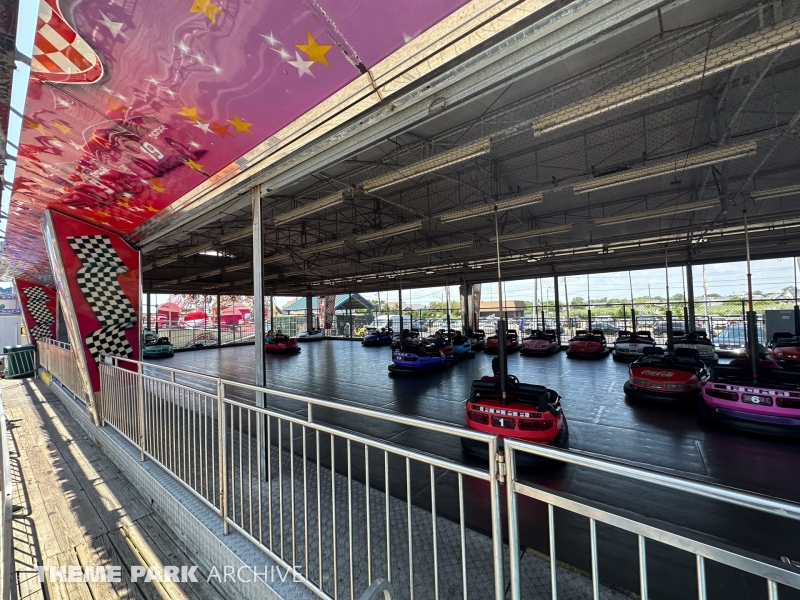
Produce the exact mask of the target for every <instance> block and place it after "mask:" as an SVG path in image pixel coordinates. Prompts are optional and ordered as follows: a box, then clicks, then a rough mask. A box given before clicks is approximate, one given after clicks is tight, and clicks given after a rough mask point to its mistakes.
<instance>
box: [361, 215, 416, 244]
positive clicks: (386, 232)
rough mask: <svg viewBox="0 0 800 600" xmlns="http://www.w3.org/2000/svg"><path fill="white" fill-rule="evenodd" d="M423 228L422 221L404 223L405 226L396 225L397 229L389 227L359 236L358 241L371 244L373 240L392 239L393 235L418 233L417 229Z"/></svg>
mask: <svg viewBox="0 0 800 600" xmlns="http://www.w3.org/2000/svg"><path fill="white" fill-rule="evenodd" d="M421 228H422V221H421V220H420V221H411V222H410V223H404V224H403V225H396V226H395V227H387V228H385V229H381V230H379V231H373V232H372V233H365V234H363V235H360V236H358V237H357V238H356V241H357V242H359V243H363V242H371V241H373V240H379V239H381V238H386V237H391V236H393V235H401V234H403V233H410V232H412V231H416V230H417V229H421Z"/></svg>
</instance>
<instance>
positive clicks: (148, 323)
mask: <svg viewBox="0 0 800 600" xmlns="http://www.w3.org/2000/svg"><path fill="white" fill-rule="evenodd" d="M152 326H153V317H152V315H151V314H150V292H147V326H146V327H145V329H150V328H151V327H152ZM57 339H61V338H57Z"/></svg>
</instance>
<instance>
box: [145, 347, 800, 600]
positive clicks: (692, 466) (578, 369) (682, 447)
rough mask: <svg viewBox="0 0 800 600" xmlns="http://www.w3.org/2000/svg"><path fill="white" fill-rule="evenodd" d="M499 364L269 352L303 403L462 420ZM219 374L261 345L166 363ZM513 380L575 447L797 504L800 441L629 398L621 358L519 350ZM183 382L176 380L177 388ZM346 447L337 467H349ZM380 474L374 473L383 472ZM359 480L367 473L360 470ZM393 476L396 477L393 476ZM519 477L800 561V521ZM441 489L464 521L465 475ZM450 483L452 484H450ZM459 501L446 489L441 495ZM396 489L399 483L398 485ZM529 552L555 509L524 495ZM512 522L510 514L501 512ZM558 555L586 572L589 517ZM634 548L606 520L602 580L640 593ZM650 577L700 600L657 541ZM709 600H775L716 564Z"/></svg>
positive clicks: (605, 481) (409, 441) (567, 469)
mask: <svg viewBox="0 0 800 600" xmlns="http://www.w3.org/2000/svg"><path fill="white" fill-rule="evenodd" d="M491 358H492V357H490V356H487V355H484V354H482V353H479V354H478V356H477V357H476V358H475V359H474V360H468V361H462V362H461V363H459V364H458V365H455V366H454V367H452V368H450V369H448V370H446V371H442V372H439V373H434V374H431V375H426V376H421V377H419V376H418V377H407V378H390V377H389V376H388V371H387V365H388V364H389V362H390V351H389V349H388V348H364V347H362V346H361V345H360V344H359V343H354V342H348V341H324V342H318V343H310V344H305V345H304V346H303V350H302V352H301V353H300V354H299V355H294V356H280V355H277V356H276V355H268V356H267V385H268V387H272V388H275V389H279V390H284V391H289V392H295V393H299V394H303V395H309V396H313V397H319V398H324V399H328V400H340V401H342V402H347V403H355V404H361V405H365V406H369V407H376V408H381V409H384V410H391V411H396V412H399V413H403V414H407V415H420V416H424V417H428V418H431V419H436V420H440V421H445V422H448V423H454V424H459V425H463V424H465V417H464V399H465V398H466V396H467V394H468V390H469V385H470V382H471V381H472V380H473V379H476V378H479V377H480V376H482V375H484V374H487V373H488V372H489V371H490V368H489V366H490V361H491ZM159 364H163V365H164V366H171V367H177V368H181V369H186V370H189V371H195V372H199V373H203V374H207V375H212V376H222V377H225V378H228V379H231V380H235V381H241V382H248V383H249V382H252V381H253V378H254V367H253V366H254V349H253V347H252V346H240V347H234V348H224V349H209V350H202V351H196V352H186V353H179V354H177V355H176V356H175V357H173V358H171V359H167V360H162V361H159ZM509 372H510V373H513V374H515V375H517V376H518V377H519V379H520V380H521V381H526V382H530V383H538V384H543V385H547V386H548V387H551V388H553V389H556V390H557V391H558V392H559V393H560V394H561V395H562V396H563V398H564V410H565V414H566V415H567V418H568V420H569V424H570V447H571V448H573V449H575V450H580V451H584V452H591V453H594V454H598V455H602V456H607V457H611V458H614V459H617V460H621V461H624V462H627V463H629V464H632V465H636V466H642V467H647V468H651V469H655V470H659V471H662V472H666V473H671V474H676V475H681V476H685V477H690V478H693V479H697V480H700V481H705V482H710V483H715V484H718V485H724V486H729V487H733V488H738V489H743V490H747V491H751V492H755V493H760V494H765V495H769V496H772V497H777V498H782V499H786V500H791V501H795V502H800V477H799V476H798V465H800V444H798V443H797V442H793V441H787V440H781V439H777V438H768V437H759V436H754V435H749V434H745V433H740V432H736V431H730V430H725V429H717V428H712V427H707V426H704V425H701V424H699V423H698V421H697V418H696V414H695V411H694V409H693V408H692V407H684V408H676V407H669V406H655V405H650V404H637V403H631V402H629V401H628V400H627V399H626V398H625V395H624V393H623V392H622V385H623V383H624V382H625V380H626V378H627V365H626V364H624V363H617V362H614V361H613V360H612V359H611V357H607V358H604V359H600V360H599V361H585V360H570V359H567V358H566V356H565V354H564V353H563V352H562V353H561V354H558V355H555V356H551V357H545V358H532V357H523V356H520V355H519V354H513V355H511V356H510V357H509ZM180 380H181V378H180V377H179V378H178V381H180ZM229 395H230V396H234V397H236V396H238V397H240V398H242V399H248V400H249V399H250V398H251V395H249V394H248V393H247V392H245V391H239V390H230V392H229ZM268 402H269V403H270V405H271V406H273V407H276V408H280V409H283V410H287V411H291V412H298V413H304V409H302V408H301V407H299V405H298V404H296V403H292V402H291V401H288V400H283V399H279V398H275V397H270V398H269V399H268ZM315 420H319V421H323V422H327V423H330V424H332V425H337V426H340V427H346V428H348V429H351V430H354V431H358V432H360V433H365V434H368V435H371V436H374V437H377V438H381V439H388V440H391V441H393V442H396V443H399V444H402V445H405V446H408V447H412V448H415V449H419V450H423V451H427V452H430V453H432V454H436V455H439V456H443V457H446V458H449V459H452V460H455V461H459V462H464V463H466V464H472V465H475V466H482V463H481V462H480V461H479V460H477V459H475V458H473V457H471V456H470V455H468V454H466V453H465V452H464V451H463V450H462V448H461V446H460V444H459V443H458V441H457V440H454V439H450V438H447V437H446V436H437V435H435V434H431V433H429V432H421V431H419V430H414V429H413V428H407V427H404V426H401V425H396V424H389V423H385V424H376V422H375V421H374V420H372V419H362V418H358V417H354V416H352V415H345V414H339V413H336V412H334V411H325V410H321V409H317V411H316V412H315ZM341 456H343V453H341V452H338V451H337V465H336V466H337V470H339V468H340V465H339V458H340V457H341ZM420 467H421V468H420V473H419V474H418V475H419V476H417V474H416V473H413V476H412V481H413V488H412V494H413V501H414V502H415V503H416V504H420V505H422V506H424V505H426V503H428V504H429V502H430V501H429V493H430V490H429V479H428V478H427V477H426V475H425V473H427V470H426V468H424V467H422V466H421V465H420ZM382 469H383V466H382V464H377V465H373V464H372V463H371V468H370V473H371V484H372V485H375V486H382V485H383V479H382ZM391 469H392V471H391V473H390V480H392V481H393V484H396V487H397V495H398V496H401V495H404V494H405V472H404V471H403V469H404V465H403V464H402V463H401V461H398V464H397V465H393V466H391ZM373 471H375V474H374V475H373ZM354 474H355V475H356V476H357V477H359V478H362V477H363V467H362V468H361V473H359V468H358V466H357V465H354ZM395 475H396V476H395ZM520 475H521V477H522V478H524V479H526V480H529V481H531V482H533V483H536V484H539V485H542V486H544V487H547V488H551V489H554V490H558V491H560V492H564V493H567V494H570V495H573V496H575V497H577V498H581V499H589V500H591V501H593V502H596V503H599V504H601V505H605V506H607V507H612V508H613V509H615V510H622V511H630V512H631V513H635V514H637V515H642V516H644V517H646V518H648V519H652V520H655V521H661V522H664V523H668V524H671V525H673V526H678V527H684V528H688V529H690V530H692V531H696V532H700V533H701V534H703V535H705V536H708V539H710V540H715V541H717V542H719V541H722V542H724V543H725V544H728V545H730V546H732V547H734V548H741V549H744V550H747V551H749V552H752V553H756V554H758V555H762V556H764V557H767V558H770V559H773V560H776V561H780V560H781V557H782V556H788V557H790V558H793V559H795V560H798V559H800V523H798V522H789V521H788V520H787V519H782V518H779V517H778V516H774V515H767V514H763V513H759V512H756V511H752V510H748V509H745V508H739V507H733V506H728V505H724V504H722V503H719V502H716V501H712V500H706V499H703V498H699V497H692V496H689V495H686V494H681V493H677V492H672V491H669V490H664V489H661V488H656V487H654V486H650V485H646V484H641V483H637V482H632V481H630V480H624V479H622V478H618V477H614V476H609V475H605V474H602V473H598V472H594V471H590V470H588V469H583V468H576V467H571V466H563V465H557V466H552V467H549V468H544V469H541V468H540V469H522V470H521V472H520ZM440 477H441V478H442V479H443V480H444V481H437V510H438V511H439V513H440V514H446V515H449V516H451V517H453V518H455V519H457V517H458V504H457V501H458V496H457V483H456V479H455V477H454V476H453V475H452V474H450V473H442V474H441V475H440ZM448 478H449V479H452V485H447V479H448ZM443 487H444V489H445V490H451V491H452V493H449V494H448V493H446V492H445V493H442V488H443ZM465 491H466V493H467V495H468V501H467V504H466V519H467V522H468V525H469V526H470V527H472V528H474V529H477V530H482V531H487V530H488V528H489V520H488V515H489V506H488V494H487V493H486V488H485V486H482V482H474V483H465ZM392 493H393V494H394V493H395V485H393V486H392ZM520 500H521V503H520V507H521V509H520V511H519V513H520V531H521V542H522V544H523V545H524V546H525V547H527V548H531V549H533V550H536V551H539V552H542V553H544V554H547V553H548V545H547V543H548V542H547V512H546V506H545V505H543V504H541V503H539V502H534V501H523V500H524V499H522V498H521V499H520ZM503 508H504V514H505V506H504V507H503ZM556 531H557V534H556V542H557V550H556V554H557V557H558V559H559V560H561V561H564V562H565V563H567V564H568V565H570V566H572V567H573V568H576V569H579V570H582V571H585V572H588V571H590V568H591V567H590V564H591V563H590V547H589V523H588V520H587V519H585V518H583V517H578V516H575V515H571V514H567V513H564V512H562V511H560V510H557V511H556ZM636 544H637V540H636V538H635V536H633V535H632V534H627V533H624V532H621V531H618V530H614V529H612V528H609V527H606V526H604V525H602V524H599V525H598V548H599V552H598V554H599V572H600V579H601V581H602V582H603V583H604V584H606V585H609V586H611V587H613V588H616V589H619V590H621V591H629V592H633V593H637V594H638V591H639V569H638V559H637V545H636ZM647 548H648V555H647V556H648V581H649V585H650V596H651V597H652V598H656V599H659V600H660V599H661V598H675V599H681V600H683V599H687V598H696V597H697V578H696V572H695V558H694V556H693V555H690V554H688V553H685V552H681V551H678V550H673V549H671V548H668V547H666V546H663V545H661V544H659V543H657V542H648V546H647ZM706 563H707V565H706V571H707V580H708V597H709V598H712V599H714V598H720V599H738V598H742V599H747V600H750V599H766V598H767V586H766V583H765V581H764V580H763V579H760V578H757V577H754V576H749V575H745V574H743V573H741V572H739V571H737V570H734V569H732V568H729V567H725V566H723V565H720V564H716V563H713V562H710V561H706ZM780 592H781V595H780V597H781V598H782V599H785V598H800V593H798V592H797V591H796V590H789V589H787V588H784V587H783V586H782V587H781V589H780Z"/></svg>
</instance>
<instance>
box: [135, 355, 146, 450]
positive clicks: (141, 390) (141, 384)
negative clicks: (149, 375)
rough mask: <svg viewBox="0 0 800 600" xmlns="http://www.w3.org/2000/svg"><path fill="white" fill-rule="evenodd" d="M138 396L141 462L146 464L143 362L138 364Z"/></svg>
mask: <svg viewBox="0 0 800 600" xmlns="http://www.w3.org/2000/svg"><path fill="white" fill-rule="evenodd" d="M136 371H137V376H136V396H137V404H138V410H137V411H136V412H137V416H138V421H139V455H140V460H141V461H142V462H144V452H145V447H144V445H145V435H144V366H143V365H142V363H141V362H137V363H136Z"/></svg>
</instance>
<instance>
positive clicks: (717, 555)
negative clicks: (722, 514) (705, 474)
mask: <svg viewBox="0 0 800 600" xmlns="http://www.w3.org/2000/svg"><path fill="white" fill-rule="evenodd" d="M517 452H521V453H524V454H532V455H535V456H539V457H544V458H549V459H553V460H558V461H562V462H566V463H570V464H573V465H576V466H580V467H585V468H589V469H592V470H594V471H598V472H600V473H604V474H608V475H617V476H622V477H624V478H626V479H630V480H634V481H637V482H644V483H649V484H653V485H656V486H659V487H662V488H668V489H671V490H676V491H680V492H686V493H689V494H691V495H693V496H702V497H705V498H710V499H713V500H718V501H721V502H724V503H726V504H732V505H738V506H742V507H745V508H749V509H752V510H758V511H762V512H765V513H769V514H773V515H780V516H782V517H786V518H790V519H794V520H798V521H800V505H797V504H792V503H789V502H783V501H780V500H776V499H774V498H769V497H766V496H759V495H756V494H749V493H746V492H742V491H739V490H735V489H731V488H726V487H722V486H718V485H710V484H706V483H701V482H698V481H693V480H690V479H684V478H680V477H674V476H671V475H666V474H663V473H658V472H656V471H649V470H647V469H641V468H636V467H630V466H628V465H624V464H620V463H617V462H614V461H610V460H605V459H598V458H594V457H590V456H585V455H582V454H579V453H576V452H570V451H568V450H561V449H559V448H553V447H549V446H541V445H534V444H529V443H526V442H522V441H519V440H514V439H511V438H506V440H505V444H504V454H505V463H506V465H507V481H506V501H507V506H508V545H509V548H510V551H509V560H510V573H511V581H510V584H511V588H510V589H511V599H512V600H519V598H520V558H519V554H518V552H517V549H518V548H519V546H520V535H519V511H518V504H517V502H518V499H517V497H518V496H519V495H523V496H527V497H529V498H532V499H534V500H538V501H541V502H544V503H545V504H546V505H547V516H548V534H549V553H550V556H549V558H550V597H551V598H553V599H555V598H557V597H558V587H557V581H556V571H557V559H556V529H555V517H554V509H555V508H559V509H562V510H565V511H568V512H569V513H572V514H574V515H580V516H583V517H585V518H587V519H588V520H589V547H590V553H591V580H592V598H593V599H594V600H599V598H600V578H599V569H598V552H597V524H598V523H604V524H605V525H608V526H611V527H614V528H616V529H620V530H623V531H626V532H629V533H632V534H634V535H636V536H637V548H638V558H639V565H638V566H639V596H640V598H641V599H642V600H647V599H648V598H649V590H648V577H647V549H646V548H647V540H652V541H655V542H659V543H661V544H665V545H667V546H671V547H672V548H676V549H679V550H682V551H685V552H689V553H691V554H694V556H695V562H696V570H697V597H698V598H699V599H700V600H706V598H707V595H706V594H707V589H706V569H705V561H706V560H712V561H715V562H718V563H721V564H724V565H728V566H731V567H733V568H735V569H738V570H740V571H743V572H746V573H750V574H752V575H756V576H758V577H762V578H764V580H765V587H766V590H767V594H768V597H769V600H778V584H782V585H786V586H789V587H792V588H796V589H800V572H798V571H791V570H789V569H786V568H784V567H783V566H782V564H783V563H781V562H779V561H775V560H771V559H769V558H765V557H763V556H755V555H752V554H749V553H745V552H741V551H738V550H736V549H732V548H729V547H726V546H724V545H722V544H719V543H712V542H711V541H705V540H703V539H701V538H702V537H703V536H701V535H700V534H698V533H697V532H694V531H691V530H688V529H684V528H680V527H673V526H669V525H666V524H664V523H662V522H649V520H648V519H646V518H643V517H641V516H639V515H631V514H625V513H623V512H622V511H619V512H614V511H612V510H610V509H608V508H607V507H604V506H602V505H600V504H597V503H593V502H591V501H586V500H577V499H575V497H573V496H570V495H569V494H565V493H561V492H558V491H554V490H551V489H547V488H544V487H542V486H539V485H536V484H532V483H526V482H523V481H520V480H519V479H518V478H517ZM656 595H658V594H656Z"/></svg>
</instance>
